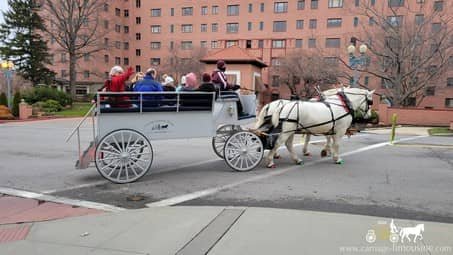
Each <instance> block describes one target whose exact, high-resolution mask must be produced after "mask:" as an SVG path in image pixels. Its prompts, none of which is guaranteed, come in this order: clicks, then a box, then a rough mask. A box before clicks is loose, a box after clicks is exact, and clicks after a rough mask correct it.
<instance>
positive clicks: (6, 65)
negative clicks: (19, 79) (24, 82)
mask: <svg viewBox="0 0 453 255" xmlns="http://www.w3.org/2000/svg"><path fill="white" fill-rule="evenodd" d="M0 67H1V69H2V71H3V74H4V75H5V78H6V87H7V89H6V90H7V91H6V93H7V98H8V108H9V109H10V110H11V109H12V103H13V102H12V101H13V100H12V94H13V93H12V80H13V68H14V63H13V62H12V61H3V62H2V63H1V64H0Z"/></svg>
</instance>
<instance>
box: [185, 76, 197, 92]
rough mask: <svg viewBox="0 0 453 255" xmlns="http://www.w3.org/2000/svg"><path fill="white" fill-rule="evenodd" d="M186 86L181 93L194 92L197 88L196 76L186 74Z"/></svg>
mask: <svg viewBox="0 0 453 255" xmlns="http://www.w3.org/2000/svg"><path fill="white" fill-rule="evenodd" d="M185 77H186V85H185V86H184V87H183V88H182V90H181V91H195V90H196V89H197V88H198V82H197V75H195V74H194V73H188V74H187V75H186V76H185Z"/></svg>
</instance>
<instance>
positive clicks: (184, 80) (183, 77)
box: [176, 75, 186, 92]
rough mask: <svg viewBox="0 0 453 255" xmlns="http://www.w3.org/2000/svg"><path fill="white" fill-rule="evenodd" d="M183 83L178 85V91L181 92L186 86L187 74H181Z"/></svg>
mask: <svg viewBox="0 0 453 255" xmlns="http://www.w3.org/2000/svg"><path fill="white" fill-rule="evenodd" d="M180 82H181V83H180V84H179V85H178V86H177V87H176V92H179V91H181V90H182V88H184V87H185V86H186V76H185V75H183V76H181V81H180Z"/></svg>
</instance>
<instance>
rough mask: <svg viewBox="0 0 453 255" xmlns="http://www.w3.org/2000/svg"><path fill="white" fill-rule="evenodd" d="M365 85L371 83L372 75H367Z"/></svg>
mask: <svg viewBox="0 0 453 255" xmlns="http://www.w3.org/2000/svg"><path fill="white" fill-rule="evenodd" d="M337 63H338V59H337ZM364 83H365V86H368V84H369V83H370V76H365V81H364Z"/></svg>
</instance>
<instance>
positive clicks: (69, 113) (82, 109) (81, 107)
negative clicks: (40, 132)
mask: <svg viewBox="0 0 453 255" xmlns="http://www.w3.org/2000/svg"><path fill="white" fill-rule="evenodd" d="M91 105H92V104H91V103H79V102H77V103H73V104H72V108H71V109H64V110H62V111H60V112H57V113H55V116H61V117H83V116H84V115H85V114H86V113H87V112H88V110H90V108H91Z"/></svg>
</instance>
